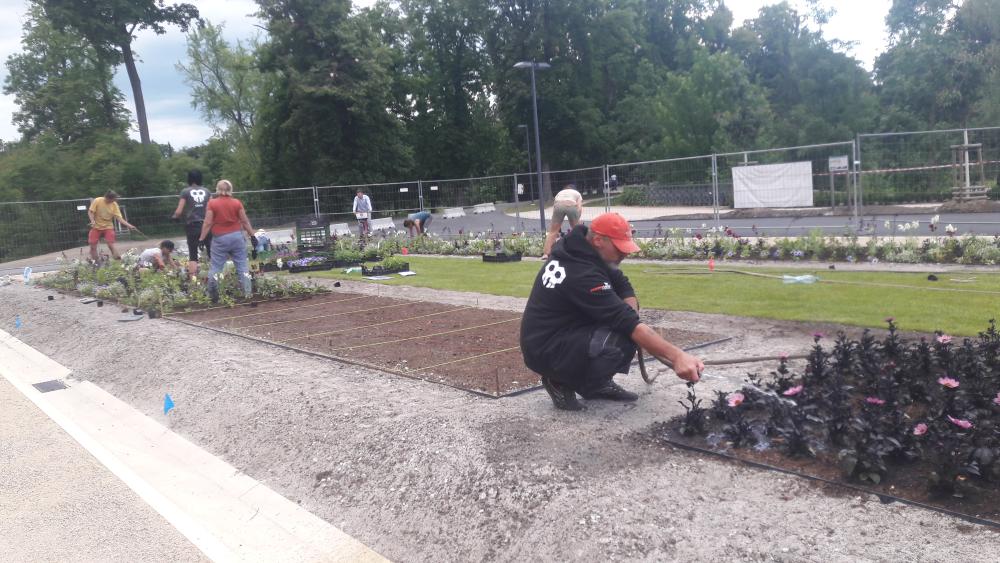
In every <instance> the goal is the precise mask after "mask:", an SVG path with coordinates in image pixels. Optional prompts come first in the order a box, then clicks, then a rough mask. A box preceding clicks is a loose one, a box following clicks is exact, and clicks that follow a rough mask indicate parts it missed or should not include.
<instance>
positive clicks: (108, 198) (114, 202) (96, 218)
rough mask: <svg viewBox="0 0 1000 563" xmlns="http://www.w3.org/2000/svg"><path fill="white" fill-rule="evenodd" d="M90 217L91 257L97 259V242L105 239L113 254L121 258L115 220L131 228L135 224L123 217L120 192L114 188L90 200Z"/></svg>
mask: <svg viewBox="0 0 1000 563" xmlns="http://www.w3.org/2000/svg"><path fill="white" fill-rule="evenodd" d="M87 216H88V217H90V233H88V234H87V243H88V244H90V259H91V260H94V261H95V262H96V261H97V243H99V242H101V239H102V238H103V239H104V242H105V243H107V245H108V249H109V250H111V255H112V256H114V257H115V260H119V259H121V256H120V255H119V254H118V251H117V250H116V249H115V223H114V220H115V219H118V222H119V223H121V224H122V225H125V226H126V227H127V228H128V229H129V230H131V229H134V228H135V226H134V225H132V224H131V223H129V222H128V221H126V220H125V218H124V217H122V212H121V209H118V194H116V193H115V192H114V191H113V190H108V192H107V193H106V194H104V196H103V197H96V198H94V201H92V202H90V209H88V210H87Z"/></svg>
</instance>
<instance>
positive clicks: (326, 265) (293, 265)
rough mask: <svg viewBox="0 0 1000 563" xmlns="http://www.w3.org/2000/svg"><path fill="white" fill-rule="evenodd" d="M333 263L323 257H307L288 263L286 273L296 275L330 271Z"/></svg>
mask: <svg viewBox="0 0 1000 563" xmlns="http://www.w3.org/2000/svg"><path fill="white" fill-rule="evenodd" d="M333 267H334V263H333V261H331V260H328V259H327V258H326V257H325V256H307V257H305V258H298V259H295V260H289V261H288V271H289V272H291V273H293V274H297V273H299V272H318V271H322V270H332V269H333Z"/></svg>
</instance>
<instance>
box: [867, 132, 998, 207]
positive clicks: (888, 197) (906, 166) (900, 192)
mask: <svg viewBox="0 0 1000 563" xmlns="http://www.w3.org/2000/svg"><path fill="white" fill-rule="evenodd" d="M858 145H859V149H860V155H861V178H860V182H861V194H862V198H863V202H864V204H866V205H879V204H893V203H922V202H934V203H940V202H944V201H948V200H951V199H964V198H963V195H974V196H980V197H979V199H982V198H983V197H985V198H988V199H994V200H995V199H998V195H1000V189H998V188H997V183H998V182H1000V177H998V176H1000V127H986V128H979V129H953V130H941V131H916V132H904V133H867V134H861V135H858ZM975 187H979V188H982V189H979V190H972V189H971V188H975ZM963 191H964V192H965V193H963Z"/></svg>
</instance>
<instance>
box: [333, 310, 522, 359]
mask: <svg viewBox="0 0 1000 563" xmlns="http://www.w3.org/2000/svg"><path fill="white" fill-rule="evenodd" d="M519 320H521V317H520V316H517V317H514V318H513V319H507V320H503V321H496V322H493V323H486V324H483V325H476V326H470V327H465V328H457V329H454V330H447V331H445V332H438V333H436V334H421V335H420V336H411V337H409V338H400V339H398V340H386V341H384V342H372V343H369V344H359V345H357V346H345V347H343V348H334V349H333V351H334V352H339V351H341V350H356V349H359V348H368V347H371V346H382V345H385V344H398V343H400V342H409V341H410V340H420V339H421V338H431V337H434V336H444V335H446V334H455V333H456V332H465V331H467V330H476V329H477V328H486V327H488V326H496V325H500V324H504V323H509V322H511V321H519Z"/></svg>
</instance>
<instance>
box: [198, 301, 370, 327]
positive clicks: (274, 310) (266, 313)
mask: <svg viewBox="0 0 1000 563" xmlns="http://www.w3.org/2000/svg"><path fill="white" fill-rule="evenodd" d="M365 297H367V296H366V295H361V296H359V297H351V298H349V299H337V300H334V301H324V302H322V303H313V304H311V305H299V306H298V307H285V308H284V309H271V310H268V311H258V312H256V313H247V314H245V315H233V316H231V317H219V318H218V319H211V320H208V321H202V322H209V323H214V322H216V321H229V320H232V319H242V318H245V317H255V316H258V315H270V314H271V313H281V312H284V311H294V310H295V309H305V308H307V307H315V306H317V305H330V304H333V303H344V302H346V301H356V300H358V299H364V298H365ZM207 310H208V309H202V311H207ZM191 312H192V313H200V312H201V311H191Z"/></svg>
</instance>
